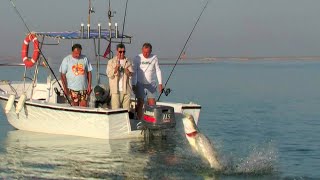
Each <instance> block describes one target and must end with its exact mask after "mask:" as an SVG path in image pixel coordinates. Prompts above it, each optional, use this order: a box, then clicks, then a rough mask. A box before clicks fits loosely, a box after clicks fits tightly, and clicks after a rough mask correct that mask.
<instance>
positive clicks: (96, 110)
mask: <svg viewBox="0 0 320 180" xmlns="http://www.w3.org/2000/svg"><path fill="white" fill-rule="evenodd" d="M8 98H9V97H5V96H3V95H0V100H8ZM18 101H19V99H15V100H14V102H15V103H18ZM35 101H38V102H35ZM25 104H26V105H29V106H34V107H41V108H46V109H54V110H61V111H71V112H79V113H92V114H107V115H109V114H122V113H128V110H126V109H116V110H114V109H112V110H111V109H101V108H90V109H89V108H85V107H74V106H70V107H67V106H65V107H64V106H57V105H54V104H51V103H50V104H49V103H43V102H41V100H33V102H31V101H26V102H25ZM61 105H64V104H61Z"/></svg>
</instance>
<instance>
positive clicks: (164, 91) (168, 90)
mask: <svg viewBox="0 0 320 180" xmlns="http://www.w3.org/2000/svg"><path fill="white" fill-rule="evenodd" d="M208 3H209V0H207V2H206V4H205V6H204V7H203V8H202V11H201V13H200V15H199V17H198V19H197V21H196V23H195V24H194V26H193V28H192V30H191V32H190V34H189V37H188V39H187V40H186V42H185V44H184V46H183V48H182V50H181V52H180V54H179V56H178V58H177V60H176V63H175V64H174V66H173V68H172V70H171V72H170V75H169V77H168V79H167V81H166V83H165V84H164V87H163V89H162V90H161V92H160V95H159V97H158V99H157V101H159V100H160V98H161V95H162V94H163V93H165V94H167V93H168V92H170V91H171V90H170V89H167V90H164V89H165V88H166V86H167V84H168V82H169V79H170V77H171V75H172V73H173V71H174V69H175V67H176V66H177V64H178V61H179V60H180V59H181V55H182V53H183V52H184V50H185V48H186V46H187V44H188V41H189V39H190V38H191V35H192V33H193V31H194V29H195V28H196V26H197V24H198V22H199V20H200V18H201V16H202V14H203V12H204V10H205V9H206V8H207V6H208Z"/></svg>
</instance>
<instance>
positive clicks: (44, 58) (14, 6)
mask: <svg viewBox="0 0 320 180" xmlns="http://www.w3.org/2000/svg"><path fill="white" fill-rule="evenodd" d="M9 1H10V2H11V4H12V6H13V8H14V9H15V12H16V13H17V14H18V16H19V17H20V19H21V21H22V22H23V24H24V26H25V27H26V28H27V30H28V32H29V33H31V31H30V29H29V27H28V25H27V23H26V22H25V20H24V19H23V17H22V16H21V14H20V12H19V11H18V9H17V7H16V5H15V4H14V3H13V1H12V0H9ZM39 52H40V54H41V56H42V57H43V60H44V61H45V63H46V64H47V65H48V68H49V70H50V71H51V74H52V75H53V77H54V78H55V79H56V81H57V83H58V85H59V87H60V89H61V90H62V91H63V88H62V86H61V84H60V83H59V80H58V78H57V76H56V75H55V74H54V72H53V70H52V68H51V66H50V64H49V63H48V61H47V58H46V57H45V56H44V54H43V53H42V50H41V48H39ZM63 94H64V95H65V97H66V99H67V101H68V103H69V104H70V106H72V104H71V101H70V99H69V97H68V96H67V94H65V92H64V91H63Z"/></svg>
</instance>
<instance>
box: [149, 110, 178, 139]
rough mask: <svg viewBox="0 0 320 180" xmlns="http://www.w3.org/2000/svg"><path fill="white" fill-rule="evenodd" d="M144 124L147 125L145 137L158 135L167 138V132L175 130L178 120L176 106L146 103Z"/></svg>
mask: <svg viewBox="0 0 320 180" xmlns="http://www.w3.org/2000/svg"><path fill="white" fill-rule="evenodd" d="M143 124H144V126H145V132H144V133H145V134H144V135H145V138H146V139H148V140H149V139H150V138H151V139H153V138H154V137H155V136H156V137H162V138H163V139H164V138H166V136H167V134H168V133H169V132H170V131H172V130H174V128H175V126H176V121H175V117H174V108H173V107H170V106H161V105H154V106H148V105H146V106H145V108H144V114H143Z"/></svg>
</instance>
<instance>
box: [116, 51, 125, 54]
mask: <svg viewBox="0 0 320 180" xmlns="http://www.w3.org/2000/svg"><path fill="white" fill-rule="evenodd" d="M118 52H119V53H120V54H121V53H126V51H118Z"/></svg>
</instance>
